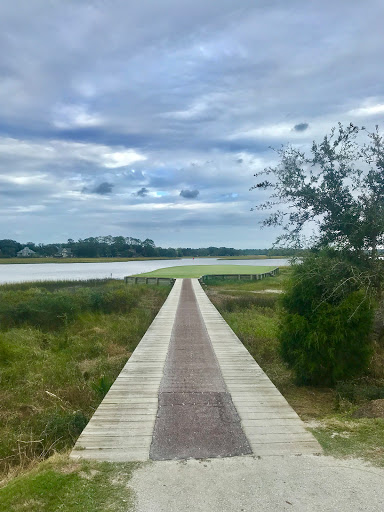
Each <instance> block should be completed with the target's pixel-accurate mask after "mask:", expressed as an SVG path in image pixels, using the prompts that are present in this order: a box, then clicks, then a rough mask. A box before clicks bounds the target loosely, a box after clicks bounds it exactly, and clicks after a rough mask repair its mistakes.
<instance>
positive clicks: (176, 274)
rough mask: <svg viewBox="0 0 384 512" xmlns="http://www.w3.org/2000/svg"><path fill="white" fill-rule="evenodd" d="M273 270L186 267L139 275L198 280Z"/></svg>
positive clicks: (238, 266) (236, 267) (237, 266)
mask: <svg viewBox="0 0 384 512" xmlns="http://www.w3.org/2000/svg"><path fill="white" fill-rule="evenodd" d="M273 268H275V267H260V266H256V265H185V266H179V267H168V268H159V269H158V270H153V271H152V272H146V273H144V274H137V275H138V276H140V277H173V278H188V277H190V278H196V277H201V276H206V275H219V274H262V273H263V272H268V271H269V270H272V269H273Z"/></svg>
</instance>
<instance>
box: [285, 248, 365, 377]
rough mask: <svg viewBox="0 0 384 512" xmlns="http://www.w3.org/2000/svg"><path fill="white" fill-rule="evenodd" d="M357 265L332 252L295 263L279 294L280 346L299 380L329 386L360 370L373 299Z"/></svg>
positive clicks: (363, 359)
mask: <svg viewBox="0 0 384 512" xmlns="http://www.w3.org/2000/svg"><path fill="white" fill-rule="evenodd" d="M368 276H369V272H368V273H367V272H365V271H364V269H362V268H361V265H359V266H356V264H355V263H354V262H353V261H347V260H346V259H345V256H344V255H343V254H340V253H338V252H336V251H331V252H323V253H320V254H312V255H310V256H307V257H306V258H304V262H303V263H302V264H300V265H295V266H294V269H293V276H292V278H291V280H290V282H289V284H288V286H287V290H286V293H285V294H284V295H283V297H282V301H281V302H282V305H283V312H282V315H281V322H280V333H279V336H280V348H281V354H282V357H283V359H284V360H285V361H286V362H287V363H288V365H289V366H290V367H291V368H292V369H293V370H294V373H295V375H296V380H297V382H298V383H299V384H312V385H320V386H321V385H323V386H324V385H333V384H335V383H337V382H338V381H340V380H346V379H350V378H353V377H356V376H358V375H360V374H361V373H362V372H364V370H366V369H367V367H368V365H369V362H370V357H371V355H372V340H371V337H370V331H371V328H372V322H373V312H374V309H373V305H374V303H373V301H372V300H370V299H369V297H368V296H367V294H366V292H365V291H364V289H365V290H366V289H367V287H368V285H367V283H366V279H367V277H368Z"/></svg>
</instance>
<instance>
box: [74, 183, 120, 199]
mask: <svg viewBox="0 0 384 512" xmlns="http://www.w3.org/2000/svg"><path fill="white" fill-rule="evenodd" d="M113 187H114V185H113V183H108V181H103V183H100V184H99V185H96V186H95V187H93V188H88V187H84V188H83V190H82V192H83V193H87V194H99V195H101V196H104V195H107V194H110V193H111V192H112V189H113Z"/></svg>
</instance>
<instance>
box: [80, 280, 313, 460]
mask: <svg viewBox="0 0 384 512" xmlns="http://www.w3.org/2000/svg"><path fill="white" fill-rule="evenodd" d="M320 452H321V448H320V446H319V444H318V443H317V441H316V440H315V439H314V437H313V436H312V434H310V433H309V432H308V431H307V430H306V429H305V427H304V424H303V423H302V421H301V420H300V418H299V417H298V416H297V414H296V413H295V412H294V411H293V409H292V408H291V407H290V406H289V404H288V403H287V402H286V400H285V399H284V397H283V396H282V395H281V394H280V393H279V391H278V390H277V389H276V387H275V386H274V385H273V384H272V382H271V381H270V380H269V379H268V377H267V376H266V375H265V373H264V372H263V371H262V370H261V368H260V367H259V366H258V365H257V363H256V362H255V361H254V360H253V358H252V357H251V355H250V354H249V353H248V351H247V350H246V349H245V347H244V346H243V345H242V343H241V342H240V341H239V339H238V338H237V337H236V335H235V334H234V333H233V331H232V330H231V329H230V328H229V326H228V325H227V323H226V322H225V321H224V319H223V318H222V317H221V315H220V314H219V313H218V312H217V310H216V309H215V307H214V306H213V305H212V303H211V302H210V301H209V299H208V297H207V296H206V294H205V293H204V291H203V290H202V288H201V286H200V283H199V282H198V280H197V279H184V280H182V279H177V280H176V283H175V285H174V287H173V289H172V291H171V293H170V294H169V296H168V298H167V300H166V302H165V303H164V305H163V307H162V308H161V310H160V312H159V313H158V315H157V317H156V318H155V320H154V321H153V323H152V325H151V326H150V328H149V329H148V331H147V332H146V334H145V336H144V337H143V339H142V340H141V342H140V343H139V345H138V347H137V348H136V350H135V351H134V353H133V354H132V356H131V357H130V359H129V361H128V362H127V364H126V365H125V367H124V368H123V370H122V372H121V373H120V375H119V377H118V378H117V379H116V381H115V383H114V384H113V386H112V387H111V389H110V391H109V393H108V394H107V395H106V397H105V399H104V400H103V402H102V403H101V404H100V406H99V408H98V409H97V411H96V412H95V414H94V416H93V417H92V419H91V421H90V422H89V423H88V425H87V427H86V428H85V430H84V431H83V433H82V434H81V436H80V438H79V439H78V441H77V443H76V445H75V448H74V450H73V451H72V455H71V456H72V457H74V458H79V457H80V458H92V459H98V460H109V461H122V462H123V461H133V460H138V461H145V460H149V459H154V460H159V459H161V460H166V459H170V460H171V459H187V458H196V459H198V458H205V457H225V456H235V455H242V454H243V455H245V454H254V455H256V456H261V455H262V456H270V455H284V454H288V455H289V454H295V455H299V454H312V453H320Z"/></svg>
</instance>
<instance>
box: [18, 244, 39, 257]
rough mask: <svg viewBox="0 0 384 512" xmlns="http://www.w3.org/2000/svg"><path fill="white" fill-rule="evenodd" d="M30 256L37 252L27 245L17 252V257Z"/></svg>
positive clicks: (35, 254)
mask: <svg viewBox="0 0 384 512" xmlns="http://www.w3.org/2000/svg"><path fill="white" fill-rule="evenodd" d="M32 256H37V252H35V251H32V249H30V248H29V247H24V249H21V251H19V252H18V253H17V257H18V258H31V257H32Z"/></svg>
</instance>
